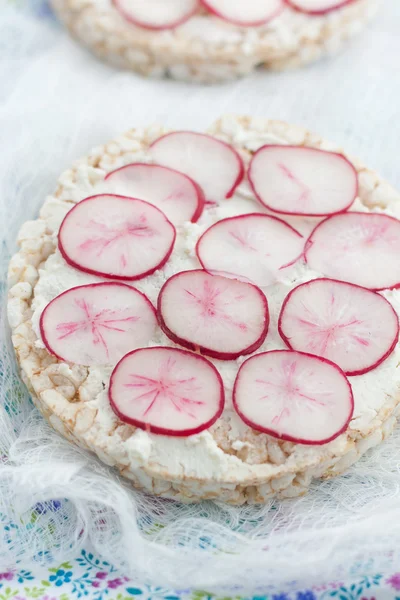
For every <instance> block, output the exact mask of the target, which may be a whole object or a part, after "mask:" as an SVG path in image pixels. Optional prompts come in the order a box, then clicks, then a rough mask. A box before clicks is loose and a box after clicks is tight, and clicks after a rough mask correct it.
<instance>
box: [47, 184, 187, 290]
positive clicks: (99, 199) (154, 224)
mask: <svg viewBox="0 0 400 600" xmlns="http://www.w3.org/2000/svg"><path fill="white" fill-rule="evenodd" d="M175 236H176V233H175V227H174V226H173V225H172V223H170V221H168V219H167V218H166V216H165V215H164V213H163V212H161V210H159V209H158V208H156V207H155V206H152V205H151V204H149V203H148V202H143V200H137V199H135V198H125V197H124V196H113V195H110V194H107V195H106V194H103V195H98V196H91V197H90V198H86V200H82V202H79V204H77V205H76V206H74V208H73V209H72V210H70V211H69V213H68V214H67V215H66V217H65V219H64V221H63V222H62V224H61V227H60V231H59V234H58V244H59V249H60V252H61V254H62V256H63V257H64V258H65V260H66V261H67V263H68V264H70V265H71V266H73V267H75V268H76V269H79V270H80V271H85V272H86V273H93V274H94V275H99V276H103V277H108V278H111V279H126V280H134V279H141V278H142V277H146V275H151V273H154V271H156V270H157V269H160V268H161V267H162V266H163V265H164V264H165V263H166V262H167V260H168V258H169V257H170V255H171V252H172V249H173V247H174V242H175Z"/></svg>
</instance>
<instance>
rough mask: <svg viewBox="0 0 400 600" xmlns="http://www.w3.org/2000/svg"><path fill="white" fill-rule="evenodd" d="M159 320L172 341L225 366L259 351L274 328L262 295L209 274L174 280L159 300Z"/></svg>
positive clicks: (182, 275) (186, 274)
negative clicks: (216, 360) (226, 361)
mask: <svg viewBox="0 0 400 600" xmlns="http://www.w3.org/2000/svg"><path fill="white" fill-rule="evenodd" d="M158 316H159V321H160V325H161V328H162V330H163V331H164V332H165V333H166V335H167V336H168V337H169V338H170V339H171V340H172V341H174V342H176V343H177V344H181V345H182V346H185V347H186V348H190V349H191V350H199V351H200V352H202V353H203V354H206V355H208V356H212V357H214V358H219V359H221V360H231V359H234V358H237V357H238V356H240V355H242V354H250V353H251V352H254V350H257V348H259V347H260V346H261V344H262V343H263V342H264V340H265V337H266V335H267V331H268V325H269V313H268V303H267V299H266V297H265V296H264V294H263V293H262V292H261V290H259V289H258V288H256V287H255V286H254V285H250V284H249V283H243V282H241V281H235V280H233V279H226V278H225V277H218V276H213V275H209V274H208V273H205V272H204V271H184V272H182V273H178V274H177V275H174V276H173V277H171V278H170V279H169V280H168V281H167V282H166V283H165V284H164V286H163V287H162V289H161V292H160V295H159V297H158Z"/></svg>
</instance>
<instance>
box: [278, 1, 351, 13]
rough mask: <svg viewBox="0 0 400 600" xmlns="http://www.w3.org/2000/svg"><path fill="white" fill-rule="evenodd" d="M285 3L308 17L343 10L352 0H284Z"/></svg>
mask: <svg viewBox="0 0 400 600" xmlns="http://www.w3.org/2000/svg"><path fill="white" fill-rule="evenodd" d="M285 1H286V3H287V4H288V5H289V6H291V7H292V8H294V9H295V10H298V11H299V12H304V13H307V14H309V15H324V14H326V13H328V12H331V11H332V10H338V9H339V8H343V6H346V5H347V4H351V3H352V2H354V0H285Z"/></svg>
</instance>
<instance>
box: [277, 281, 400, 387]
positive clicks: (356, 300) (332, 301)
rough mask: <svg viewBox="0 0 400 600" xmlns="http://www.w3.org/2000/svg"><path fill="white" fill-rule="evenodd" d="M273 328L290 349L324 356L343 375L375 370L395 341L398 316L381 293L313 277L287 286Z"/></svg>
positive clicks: (390, 351) (397, 334)
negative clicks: (276, 324) (292, 287)
mask: <svg viewBox="0 0 400 600" xmlns="http://www.w3.org/2000/svg"><path fill="white" fill-rule="evenodd" d="M278 330H279V334H280V336H281V338H282V339H283V340H284V342H285V343H286V344H287V345H288V347H289V348H290V349H291V350H298V351H300V352H309V353H310V354H316V355H317V356H322V357H324V358H327V359H328V360H331V361H332V362H334V363H336V364H337V365H339V367H340V368H341V369H343V371H344V372H345V373H346V374H347V375H362V374H364V373H367V372H368V371H371V370H372V369H375V368H376V367H377V366H378V365H380V364H381V363H382V362H383V361H384V360H385V359H386V358H387V357H388V356H389V355H390V354H391V353H392V352H393V350H394V348H395V346H396V344H397V342H398V341H399V319H398V316H397V314H396V312H395V311H394V309H393V307H392V305H391V304H390V302H388V301H387V300H386V298H384V297H383V296H381V295H380V294H377V293H376V292H371V291H370V290H367V289H365V288H363V287H360V286H358V285H354V284H352V283H344V282H342V281H336V280H334V279H314V280H313V281H308V282H307V283H303V284H301V285H299V286H298V287H296V288H295V289H294V290H292V291H291V292H290V293H289V294H288V296H287V297H286V299H285V301H284V303H283V306H282V310H281V314H280V316H279V323H278Z"/></svg>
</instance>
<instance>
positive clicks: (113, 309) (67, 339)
mask: <svg viewBox="0 0 400 600" xmlns="http://www.w3.org/2000/svg"><path fill="white" fill-rule="evenodd" d="M156 327H157V318H156V314H155V310H154V308H153V306H152V304H151V303H150V302H149V300H148V299H147V298H146V296H145V295H144V294H142V293H141V292H139V291H138V290H135V289H134V288H132V287H130V286H129V285H125V284H124V283H95V284H90V285H82V286H80V287H75V288H71V289H69V290H67V291H66V292H63V293H62V294H60V295H59V296H57V297H56V298H54V300H52V301H51V302H50V304H48V305H47V306H46V308H45V309H44V311H43V313H42V316H41V318H40V331H41V335H42V338H43V342H44V344H45V346H46V348H47V349H48V351H49V352H50V353H51V354H54V355H55V356H57V358H60V359H61V360H65V361H67V362H73V363H75V364H79V365H105V364H115V363H116V362H117V361H118V360H119V359H120V358H121V357H122V356H124V354H126V353H127V352H129V351H130V350H133V349H134V348H137V347H140V346H144V345H147V344H148V343H149V341H150V340H151V338H152V337H153V334H154V332H155V330H156Z"/></svg>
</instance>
